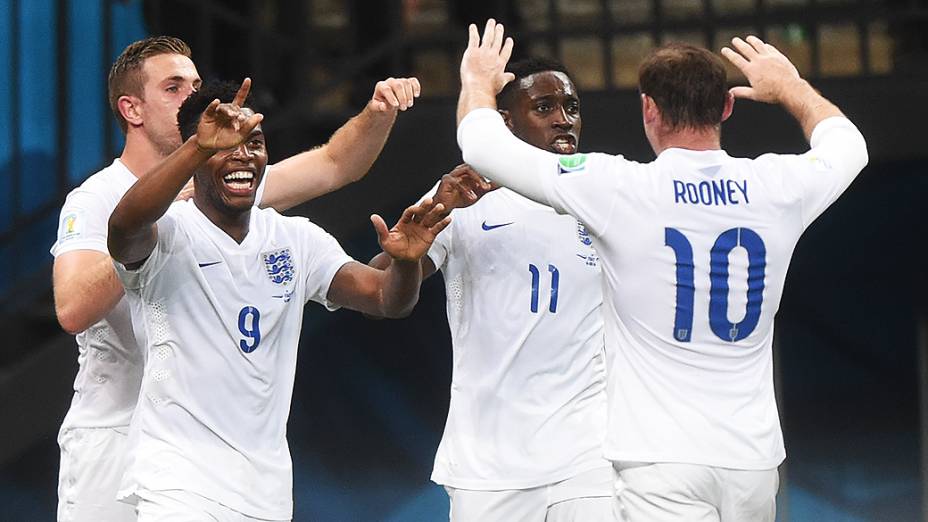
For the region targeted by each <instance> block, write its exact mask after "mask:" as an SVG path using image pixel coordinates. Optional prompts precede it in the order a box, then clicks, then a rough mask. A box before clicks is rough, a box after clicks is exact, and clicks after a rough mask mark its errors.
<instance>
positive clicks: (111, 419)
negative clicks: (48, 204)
mask: <svg viewBox="0 0 928 522" xmlns="http://www.w3.org/2000/svg"><path fill="white" fill-rule="evenodd" d="M136 180H137V178H136V177H135V176H133V175H132V173H131V172H129V171H128V169H126V168H125V166H123V165H122V164H121V163H120V162H119V161H115V162H114V163H113V164H112V165H111V166H109V167H107V168H106V169H104V170H102V171H100V172H98V173H96V174H94V175H93V176H91V177H90V178H88V179H87V180H86V181H85V182H84V183H83V184H82V185H81V186H80V187H78V188H76V189H75V190H74V191H73V192H72V194H75V193H78V192H83V193H85V194H88V193H89V194H92V195H93V198H92V201H93V202H94V205H93V207H92V208H85V209H80V210H76V211H65V212H63V213H62V216H61V222H60V223H59V241H62V239H64V240H65V241H66V240H68V239H74V240H78V241H79V240H80V239H81V235H84V234H90V233H95V234H102V235H103V236H104V237H105V235H106V233H107V230H106V223H107V222H108V220H109V216H110V214H112V212H113V210H114V209H115V208H116V205H117V204H118V203H119V201H120V199H122V196H123V195H124V194H125V193H126V191H128V190H129V188H130V187H131V186H132V185H133V184H134V183H135V181H136ZM69 197H70V195H69ZM65 208H68V201H67V200H66V202H65ZM91 213H93V214H94V215H95V216H94V217H95V218H96V219H89V218H90V217H91V216H90V215H89V214H91ZM88 226H93V227H99V228H100V230H94V231H91V230H88V229H87V228H85V227H88ZM77 344H78V349H79V355H78V363H79V370H78V374H77V376H76V378H75V382H74V389H75V391H76V392H77V393H76V394H75V397H74V400H73V402H72V406H71V409H70V410H69V412H68V416H67V417H66V419H65V421H64V423H63V425H62V426H63V428H68V427H111V426H116V427H118V426H128V424H129V420H130V418H131V414H132V410H133V409H134V408H135V404H136V401H137V398H138V391H139V386H140V384H141V378H142V359H143V357H142V351H141V349H140V347H139V345H138V343H137V342H136V337H135V333H134V331H133V328H132V320H131V317H130V307H129V303H128V301H127V300H126V298H125V297H123V298H121V299H120V300H119V301H118V302H117V303H116V305H115V306H114V307H113V309H112V310H110V311H109V312H108V313H107V314H106V315H105V316H104V317H103V319H101V320H100V321H98V322H96V323H95V324H93V325H91V326H90V327H89V328H88V329H87V330H85V331H83V332H81V333H80V334H78V335H77Z"/></svg>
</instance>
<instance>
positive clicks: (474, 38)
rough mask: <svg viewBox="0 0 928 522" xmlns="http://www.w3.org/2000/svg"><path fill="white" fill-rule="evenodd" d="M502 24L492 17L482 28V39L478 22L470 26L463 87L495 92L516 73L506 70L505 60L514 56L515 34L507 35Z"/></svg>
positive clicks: (464, 62) (463, 68) (463, 63)
mask: <svg viewBox="0 0 928 522" xmlns="http://www.w3.org/2000/svg"><path fill="white" fill-rule="evenodd" d="M504 36H505V30H504V29H503V24H497V23H496V21H495V20H493V19H492V18H490V19H489V20H487V25H486V27H485V28H484V31H483V40H481V39H480V34H479V32H478V31H477V26H476V25H474V24H470V27H468V39H467V49H465V50H464V57H463V58H461V87H462V89H481V90H485V91H487V92H489V93H490V94H493V95H494V96H495V95H496V94H498V93H499V91H501V90H502V89H503V86H505V85H506V84H507V83H509V82H511V81H512V80H513V79H515V75H513V74H512V73H507V72H506V64H507V63H508V62H509V57H510V56H512V46H513V42H512V38H506V39H505V41H504V40H503V37H504Z"/></svg>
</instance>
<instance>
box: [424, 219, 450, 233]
mask: <svg viewBox="0 0 928 522" xmlns="http://www.w3.org/2000/svg"><path fill="white" fill-rule="evenodd" d="M450 224H451V216H447V217H445V218H444V219H442V220H441V221H439V222H438V223H435V224H434V225H432V226H431V227H429V232H431V233H432V236H437V235H438V234H440V233H441V231H442V230H444V229H445V228H446V227H447V226H448V225H450Z"/></svg>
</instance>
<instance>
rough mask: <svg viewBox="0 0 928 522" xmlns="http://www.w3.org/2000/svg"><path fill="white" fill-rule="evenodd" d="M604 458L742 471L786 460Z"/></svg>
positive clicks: (634, 455)
mask: <svg viewBox="0 0 928 522" xmlns="http://www.w3.org/2000/svg"><path fill="white" fill-rule="evenodd" d="M605 458H606V459H607V460H610V461H612V462H613V463H615V462H642V463H655V464H656V463H673V464H693V465H697V466H712V467H714V468H725V469H735V470H743V471H764V470H768V469H776V468H777V467H779V466H780V464H782V463H783V461H784V460H786V456H783V457H779V458H774V459H771V460H765V461H755V462H751V463H745V462H744V461H736V460H721V459H720V460H715V459H698V458H686V457H681V456H676V455H656V454H644V453H621V452H616V453H610V452H606V454H605Z"/></svg>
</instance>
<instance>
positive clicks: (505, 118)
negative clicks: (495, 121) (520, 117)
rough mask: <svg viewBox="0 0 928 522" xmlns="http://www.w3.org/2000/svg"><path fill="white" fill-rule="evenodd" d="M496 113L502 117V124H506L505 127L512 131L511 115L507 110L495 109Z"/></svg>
mask: <svg viewBox="0 0 928 522" xmlns="http://www.w3.org/2000/svg"><path fill="white" fill-rule="evenodd" d="M496 112H498V113H499V115H500V116H502V117H503V123H505V124H506V127H509V130H512V115H511V114H510V113H509V110H508V109H496Z"/></svg>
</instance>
